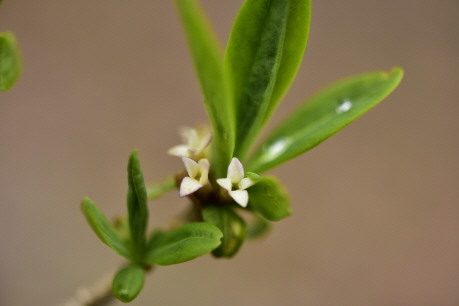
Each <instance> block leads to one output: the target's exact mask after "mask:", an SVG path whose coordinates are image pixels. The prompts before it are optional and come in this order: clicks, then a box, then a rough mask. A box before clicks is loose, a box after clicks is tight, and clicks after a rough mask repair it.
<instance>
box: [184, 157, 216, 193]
mask: <svg viewBox="0 0 459 306" xmlns="http://www.w3.org/2000/svg"><path fill="white" fill-rule="evenodd" d="M182 161H183V163H184V164H185V168H186V172H188V176H186V177H184V178H183V180H182V183H181V184H180V197H185V196H187V195H189V194H191V193H193V192H195V191H196V190H198V189H199V188H201V187H203V186H204V185H205V184H207V183H208V182H209V179H208V175H209V168H210V163H209V161H208V160H207V159H205V158H203V159H201V160H200V161H199V162H197V163H196V162H195V161H194V160H192V159H189V158H187V157H183V158H182Z"/></svg>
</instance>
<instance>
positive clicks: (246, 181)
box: [238, 177, 257, 190]
mask: <svg viewBox="0 0 459 306" xmlns="http://www.w3.org/2000/svg"><path fill="white" fill-rule="evenodd" d="M256 183H257V182H254V181H252V180H251V179H250V178H248V177H245V178H243V179H242V180H241V181H240V182H239V185H238V187H239V189H240V190H244V189H247V188H249V187H250V186H253V185H255V184H256Z"/></svg>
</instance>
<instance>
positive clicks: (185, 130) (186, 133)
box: [179, 126, 194, 144]
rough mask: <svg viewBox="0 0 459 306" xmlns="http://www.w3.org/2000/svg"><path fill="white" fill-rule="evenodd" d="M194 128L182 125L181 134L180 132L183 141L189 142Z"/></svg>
mask: <svg viewBox="0 0 459 306" xmlns="http://www.w3.org/2000/svg"><path fill="white" fill-rule="evenodd" d="M193 130H194V129H193V128H190V127H188V126H182V127H180V129H179V134H180V137H181V138H182V142H183V143H186V144H189V141H188V140H189V139H190V135H191V133H192V131H193Z"/></svg>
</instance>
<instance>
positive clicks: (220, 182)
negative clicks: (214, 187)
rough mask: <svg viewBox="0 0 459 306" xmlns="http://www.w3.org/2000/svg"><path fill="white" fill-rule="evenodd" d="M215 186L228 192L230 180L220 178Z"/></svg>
mask: <svg viewBox="0 0 459 306" xmlns="http://www.w3.org/2000/svg"><path fill="white" fill-rule="evenodd" d="M217 184H218V185H220V186H222V187H223V188H225V189H226V190H228V191H231V180H230V179H229V178H221V179H218V180H217Z"/></svg>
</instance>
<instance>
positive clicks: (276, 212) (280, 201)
mask: <svg viewBox="0 0 459 306" xmlns="http://www.w3.org/2000/svg"><path fill="white" fill-rule="evenodd" d="M247 177H249V178H250V179H252V180H253V181H255V182H257V183H256V184H255V185H253V186H252V187H250V188H249V189H247V191H248V192H249V205H248V208H249V209H250V210H253V211H254V212H256V213H258V214H260V215H261V216H262V217H263V218H265V219H267V220H270V221H279V220H281V219H283V218H285V217H288V216H290V215H291V214H292V209H291V208H290V199H289V197H288V193H287V191H286V190H285V188H284V187H283V186H282V185H281V183H280V182H279V180H278V179H277V178H275V177H274V176H264V177H260V176H258V175H257V174H255V173H250V172H249V173H247Z"/></svg>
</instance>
